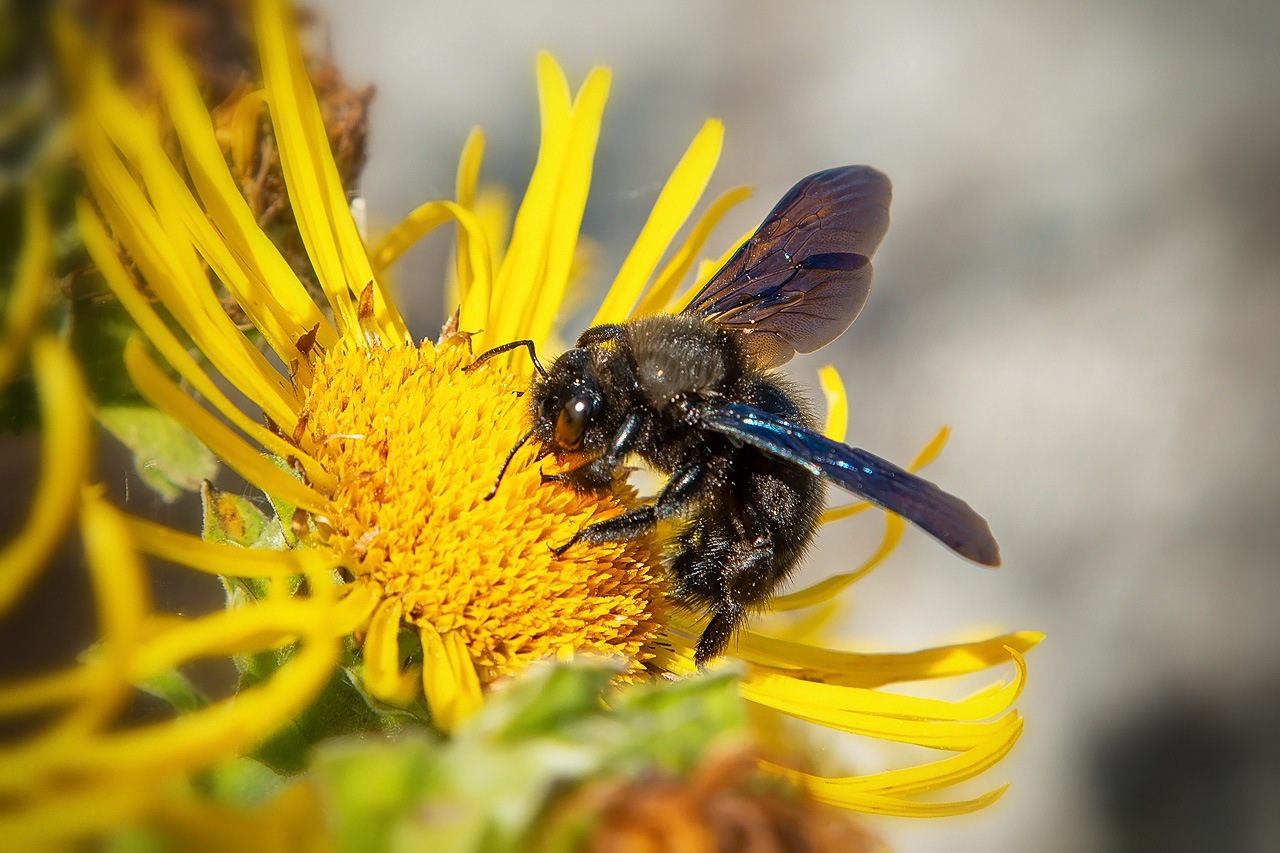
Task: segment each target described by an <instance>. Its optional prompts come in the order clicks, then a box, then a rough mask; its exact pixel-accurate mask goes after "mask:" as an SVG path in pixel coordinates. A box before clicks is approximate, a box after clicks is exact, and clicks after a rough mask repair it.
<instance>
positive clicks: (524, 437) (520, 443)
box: [484, 350, 533, 501]
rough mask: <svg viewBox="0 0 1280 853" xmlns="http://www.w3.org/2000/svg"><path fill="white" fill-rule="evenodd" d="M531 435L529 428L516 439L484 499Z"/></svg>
mask: <svg viewBox="0 0 1280 853" xmlns="http://www.w3.org/2000/svg"><path fill="white" fill-rule="evenodd" d="M530 352H532V350H530ZM532 435H533V430H532V429H530V430H529V431H528V432H526V433H525V434H524V435H522V436H520V440H519V441H517V442H516V443H515V446H514V447H512V448H511V451H510V452H509V453H507V458H506V459H503V460H502V467H501V468H499V469H498V477H497V479H496V480H494V481H493V488H492V489H490V490H489V494H487V495H485V496H484V499H485V500H487V501H488V500H493V496H494V495H496V494H497V493H498V484H499V483H501V482H502V475H503V474H506V473H507V466H508V465H510V464H511V460H512V459H514V458H515V455H516V451H517V450H519V449H520V448H522V447H524V443H525V442H526V441H528V440H529V438H530V437H531V436H532Z"/></svg>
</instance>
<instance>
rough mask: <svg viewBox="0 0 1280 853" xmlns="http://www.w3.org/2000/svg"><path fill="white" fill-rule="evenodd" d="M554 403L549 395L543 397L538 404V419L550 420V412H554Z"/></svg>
mask: <svg viewBox="0 0 1280 853" xmlns="http://www.w3.org/2000/svg"><path fill="white" fill-rule="evenodd" d="M555 408H556V404H555V401H554V400H552V399H551V398H550V397H544V398H543V399H542V402H541V403H539V404H538V419H539V420H543V421H549V420H551V416H552V414H554V413H555Z"/></svg>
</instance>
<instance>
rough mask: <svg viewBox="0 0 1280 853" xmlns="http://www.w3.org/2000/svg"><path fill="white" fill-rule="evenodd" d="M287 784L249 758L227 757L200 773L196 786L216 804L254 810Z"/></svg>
mask: <svg viewBox="0 0 1280 853" xmlns="http://www.w3.org/2000/svg"><path fill="white" fill-rule="evenodd" d="M287 781H288V780H286V779H285V778H283V777H282V776H280V774H278V773H276V772H275V771H274V770H272V769H271V768H270V767H267V766H266V765H265V764H262V763H261V762H259V761H255V760H253V759H252V758H230V759H227V760H226V761H221V762H219V763H217V764H215V765H213V766H212V767H210V768H209V769H208V770H206V771H205V772H204V773H202V774H200V776H199V778H198V779H197V780H196V784H197V786H198V787H199V788H200V789H201V790H202V791H203V792H204V793H205V794H206V795H208V796H210V797H211V798H212V799H214V800H216V801H217V802H219V803H223V804H226V805H230V806H239V807H241V808H254V807H257V806H262V805H265V804H266V803H267V802H268V801H269V800H270V799H271V798H272V797H274V796H276V795H277V794H279V793H280V791H282V790H283V789H284V787H285V785H286V784H287Z"/></svg>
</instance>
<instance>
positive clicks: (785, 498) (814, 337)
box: [472, 166, 999, 666]
mask: <svg viewBox="0 0 1280 853" xmlns="http://www.w3.org/2000/svg"><path fill="white" fill-rule="evenodd" d="M890 194H891V189H890V185H889V181H888V179H887V178H885V177H884V175H882V174H881V173H880V172H878V171H876V170H874V169H871V168H870V167H866V166H850V167H845V168H841V169H829V170H827V171H825V172H818V173H816V174H814V175H810V176H809V177H808V178H805V179H804V180H802V181H801V182H800V183H798V184H796V186H795V187H793V188H792V189H791V191H790V192H788V193H787V195H786V196H784V197H783V199H782V200H781V201H780V202H779V203H778V205H777V206H776V207H775V208H774V210H773V211H772V212H771V213H770V214H769V216H768V217H766V219H765V221H764V222H763V223H762V224H761V226H760V228H759V229H758V230H757V231H756V232H755V234H754V235H753V236H752V237H751V238H750V239H749V240H747V242H746V243H744V244H743V245H742V247H741V248H740V249H739V250H738V251H737V253H735V254H734V256H733V257H732V258H731V259H730V260H729V261H728V262H727V263H726V264H725V266H724V267H723V268H722V269H721V270H720V272H718V273H717V274H716V275H715V276H713V277H712V278H711V280H710V281H709V282H708V283H707V284H706V286H705V287H704V288H703V289H702V290H700V291H699V292H698V294H697V295H695V297H694V298H693V300H692V301H691V302H690V303H689V305H688V307H687V308H685V310H684V311H682V312H681V313H679V314H662V315H653V316H648V317H642V318H638V319H635V320H630V321H628V322H625V323H620V324H606V325H600V326H594V327H592V328H589V329H587V330H586V331H585V332H583V333H582V334H581V335H580V336H579V337H578V340H577V341H576V342H575V344H574V346H573V347H572V348H571V349H569V350H568V351H566V352H565V353H563V354H562V355H560V356H559V357H557V358H556V359H555V361H554V362H552V364H551V367H550V368H549V369H544V368H543V367H542V365H541V364H540V363H539V362H538V361H537V356H536V353H535V352H534V346H533V343H532V342H531V341H515V342H512V343H509V344H504V345H503V346H501V347H497V348H495V349H493V350H490V351H488V352H486V353H483V354H481V355H480V356H479V357H477V359H476V360H475V362H474V363H473V365H472V368H474V367H476V366H478V365H480V364H482V363H483V362H485V361H487V360H488V359H489V358H491V357H492V356H494V355H497V354H498V353H500V352H507V351H509V350H511V349H514V348H517V347H522V346H523V347H527V348H528V350H529V354H530V356H531V357H532V358H533V359H534V365H535V366H536V367H537V369H538V372H539V374H540V376H539V377H538V378H536V379H535V380H534V382H533V385H532V387H531V388H530V391H529V394H528V401H529V411H530V416H531V420H532V426H531V427H530V429H529V431H528V432H527V433H525V435H524V436H522V437H521V438H520V440H519V441H518V442H517V443H516V445H515V446H514V447H513V448H512V450H511V453H510V454H508V456H507V459H506V460H505V461H504V462H503V464H502V467H501V469H500V470H499V472H498V478H497V480H496V481H495V483H494V491H496V489H497V487H498V483H499V482H500V481H501V478H502V473H503V472H504V471H505V470H506V467H507V465H508V464H509V463H510V461H511V459H512V458H513V457H514V455H515V452H516V451H517V450H518V449H519V448H520V447H521V446H522V445H523V444H524V443H525V442H526V441H528V440H529V439H533V440H534V441H536V442H537V443H538V445H539V446H540V451H539V458H541V457H542V456H545V455H547V454H548V453H554V454H555V455H556V456H557V458H558V459H560V460H561V461H565V462H569V463H570V464H571V466H572V467H570V468H569V470H567V471H566V472H565V473H563V474H559V475H554V476H550V477H548V479H557V480H564V481H565V482H567V483H568V484H569V485H571V486H573V487H574V488H576V489H579V490H583V491H601V490H604V489H608V488H610V487H611V486H612V484H613V482H614V480H615V479H616V478H618V477H625V476H626V473H627V469H625V468H624V462H625V460H626V459H627V457H628V456H631V455H632V454H635V455H637V456H639V457H640V458H641V459H643V460H644V462H645V463H647V464H648V465H649V466H651V467H652V468H654V469H655V470H657V471H660V472H662V473H664V474H666V475H668V479H667V482H666V484H665V485H664V486H663V487H662V489H661V490H660V491H659V492H658V494H657V495H656V496H655V497H654V499H653V501H652V502H651V503H647V504H642V505H640V506H637V507H634V508H633V509H630V510H628V511H627V512H625V513H623V514H621V515H618V516H615V517H614V518H611V519H607V520H605V521H600V522H596V523H594V524H589V525H587V526H586V527H584V528H583V529H582V530H580V531H578V533H577V534H575V535H574V536H573V537H572V538H571V539H570V540H569V541H568V542H566V543H563V544H562V545H559V546H558V547H556V548H555V549H554V550H555V551H556V552H557V553H562V552H564V551H565V550H567V549H568V548H570V547H573V546H574V545H577V544H578V543H602V542H616V541H627V540H630V539H635V538H637V537H640V536H645V535H649V534H650V533H652V532H653V531H654V530H655V528H656V527H657V525H658V524H659V522H662V521H667V520H672V519H680V520H683V521H684V525H683V526H682V528H681V530H680V532H679V533H678V534H677V536H676V537H675V541H674V542H673V543H671V547H670V549H669V565H668V571H669V574H670V577H671V580H672V584H673V595H674V596H675V597H676V598H677V599H678V600H680V601H681V602H683V603H685V604H687V605H689V606H690V607H693V608H697V609H699V610H701V611H704V612H705V613H706V614H707V616H708V621H707V624H706V627H705V628H704V629H703V633H702V636H701V637H700V639H699V640H698V643H697V647H696V649H695V652H694V659H695V661H696V662H697V664H698V665H699V666H703V665H705V664H706V663H707V662H708V661H710V660H712V659H713V658H715V657H717V656H718V655H720V654H721V653H722V652H723V651H724V649H725V647H726V646H727V644H728V642H729V640H730V638H731V637H732V635H733V632H734V631H735V629H737V628H738V627H739V626H740V625H741V624H742V622H743V620H744V619H745V618H746V616H747V614H748V613H749V612H750V611H751V610H753V609H757V608H759V607H760V606H761V605H763V604H764V603H765V602H766V601H767V600H768V598H769V597H770V596H771V595H773V594H774V592H775V591H776V590H777V589H778V587H779V586H780V585H781V584H782V582H783V581H784V580H785V578H786V577H787V576H788V575H789V574H790V572H791V571H792V570H793V569H794V568H795V566H796V565H797V564H798V563H799V561H800V559H801V557H802V556H803V554H804V551H805V548H806V547H807V546H808V544H809V542H810V541H811V539H812V538H813V534H814V532H815V531H816V530H817V527H818V518H819V516H820V514H821V512H822V509H823V505H824V502H825V492H826V486H825V483H826V481H831V482H834V483H836V484H837V485H839V486H841V487H842V488H844V489H847V490H848V491H851V492H853V493H854V494H856V495H859V496H861V497H864V498H866V499H867V500H870V501H872V502H874V503H877V504H879V505H880V506H882V507H884V508H886V509H889V510H891V511H894V512H897V513H899V514H901V515H903V516H904V517H905V518H907V519H909V520H910V521H912V522H914V523H915V524H916V525H918V526H919V527H921V528H922V529H923V530H925V531H926V532H927V533H929V534H931V535H933V536H934V537H935V538H937V539H939V541H941V542H942V543H943V544H945V545H947V546H948V547H949V548H951V549H952V550H954V551H956V552H957V553H959V554H961V555H962V556H965V557H967V558H969V559H971V560H974V561H976V562H979V563H983V564H986V565H997V564H998V563H999V549H998V547H997V545H996V543H995V540H994V538H993V537H992V536H991V531H990V528H989V527H988V526H987V524H986V522H985V521H984V520H983V519H982V517H981V516H979V515H978V514H977V513H976V512H974V511H973V510H972V509H971V508H970V507H969V505H968V504H966V503H965V502H964V501H962V500H960V499H959V498H956V497H954V496H952V495H950V494H947V493H946V492H944V491H942V490H941V489H939V488H938V487H937V486H934V485H933V484H932V483H930V482H928V481H926V480H923V479H921V478H919V477H916V476H915V475H913V474H910V473H908V472H907V471H904V470H902V469H901V468H898V467H897V466H895V465H893V464H892V463H889V462H887V461H885V460H883V459H881V458H879V457H877V456H874V455H873V454H870V453H868V452H867V451H865V450H860V449H858V448H853V447H849V446H847V445H844V444H840V443H838V442H834V441H831V440H830V439H827V438H824V437H823V436H821V435H820V434H819V433H818V431H817V424H816V420H815V418H814V414H813V412H812V410H811V409H810V408H809V406H808V404H807V402H806V401H805V397H804V395H803V394H801V393H800V392H799V391H798V389H797V388H796V387H795V386H793V385H792V384H791V383H790V382H788V381H787V380H785V379H784V378H783V377H781V376H780V375H779V374H778V373H777V372H776V371H775V370H774V368H775V367H777V366H778V365H780V364H783V363H785V362H786V361H787V360H789V359H790V358H791V356H792V355H794V353H796V352H812V351H813V350H816V349H818V348H819V347H821V346H823V345H825V344H826V343H829V342H830V341H831V340H834V339H835V338H836V337H837V336H838V335H839V334H840V333H842V332H843V331H844V330H845V329H846V328H847V327H848V326H849V325H850V324H851V323H852V322H853V320H854V318H856V317H857V315H858V313H859V311H860V310H861V308H862V305H863V303H864V302H865V301H866V296H867V293H868V291H869V289H870V285H871V263H870V257H871V255H872V253H874V251H875V249H876V247H877V246H878V245H879V243H880V241H881V240H882V239H883V237H884V234H885V231H886V230H887V228H888V205H889V197H890ZM492 494H493V491H491V492H490V496H492Z"/></svg>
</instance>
